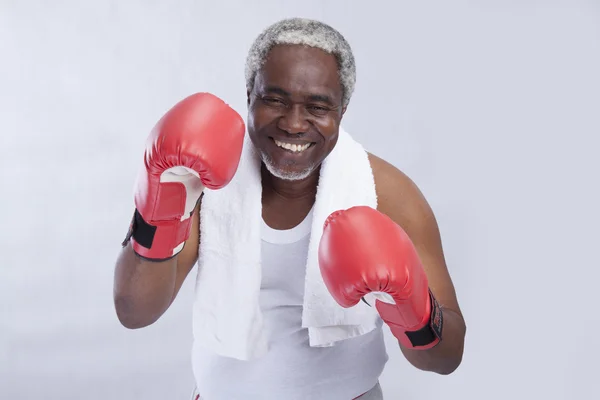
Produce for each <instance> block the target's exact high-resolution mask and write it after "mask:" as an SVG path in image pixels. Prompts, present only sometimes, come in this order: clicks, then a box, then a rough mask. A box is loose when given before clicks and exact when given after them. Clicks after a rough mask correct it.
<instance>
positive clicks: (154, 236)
mask: <svg viewBox="0 0 600 400" xmlns="http://www.w3.org/2000/svg"><path fill="white" fill-rule="evenodd" d="M190 228H191V219H187V220H184V221H178V220H170V221H155V223H153V224H151V223H148V222H147V221H146V220H144V218H143V216H142V215H141V214H140V212H139V211H138V210H137V209H136V210H135V212H134V215H133V218H132V220H131V224H130V225H129V231H128V233H127V236H126V238H125V240H124V241H123V243H122V245H123V246H125V245H126V244H127V243H128V242H129V241H131V242H132V248H133V251H134V252H135V253H136V254H137V255H138V256H140V257H142V258H144V259H146V260H149V261H166V260H168V259H171V258H173V257H175V256H176V255H177V254H179V253H180V252H181V250H183V246H184V244H185V241H186V240H187V238H188V237H189V235H190Z"/></svg>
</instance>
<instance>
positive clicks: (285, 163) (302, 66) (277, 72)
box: [248, 45, 345, 180]
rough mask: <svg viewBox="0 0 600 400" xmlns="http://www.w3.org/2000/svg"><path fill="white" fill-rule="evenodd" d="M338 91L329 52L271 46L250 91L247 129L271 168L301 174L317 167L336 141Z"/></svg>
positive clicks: (290, 176) (285, 175)
mask: <svg viewBox="0 0 600 400" xmlns="http://www.w3.org/2000/svg"><path fill="white" fill-rule="evenodd" d="M342 95H343V91H342V86H341V83H340V79H339V75H338V65H337V61H336V59H335V57H334V56H333V55H331V54H328V53H326V52H324V51H322V50H319V49H315V48H310V47H305V46H299V45H291V46H288V45H286V46H275V47H274V48H273V49H271V51H270V52H269V55H268V59H267V61H266V62H265V64H264V65H263V67H262V68H261V69H260V70H259V72H258V74H257V75H256V79H255V81H254V87H253V88H252V90H251V91H250V92H248V134H249V135H250V138H251V139H252V142H253V143H254V146H255V147H256V148H257V149H258V151H259V153H260V154H261V157H262V160H263V162H264V164H265V166H266V167H267V169H268V170H269V172H270V173H271V174H273V175H274V176H276V177H278V178H280V179H284V180H301V179H304V178H306V177H308V176H309V175H310V174H311V173H313V172H314V171H316V170H317V168H318V167H319V165H320V164H321V162H322V161H323V160H324V159H325V158H326V157H327V155H328V154H329V153H330V152H331V150H333V148H334V146H335V144H336V142H337V138H338V130H339V126H340V121H341V119H342V115H343V114H344V111H345V108H343V107H342Z"/></svg>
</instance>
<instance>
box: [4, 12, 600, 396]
mask: <svg viewBox="0 0 600 400" xmlns="http://www.w3.org/2000/svg"><path fill="white" fill-rule="evenodd" d="M0 5H1V6H0V127H1V133H0V166H1V170H0V177H1V186H0V187H1V188H2V189H1V191H2V196H1V199H0V201H1V207H0V218H1V219H0V227H1V229H0V246H1V252H0V257H1V260H0V261H1V262H0V274H1V275H0V312H1V318H0V398H2V399H34V398H44V399H111V400H116V399H186V400H187V398H188V397H187V396H188V395H189V394H190V391H191V389H192V386H193V378H192V374H191V367H190V346H191V305H192V285H191V284H190V283H191V280H188V281H187V282H186V284H185V286H184V288H183V291H182V293H181V294H180V295H179V298H178V299H177V301H176V302H175V304H174V305H173V306H172V307H171V309H170V310H169V311H168V312H167V314H166V315H165V316H164V317H163V318H162V319H161V320H160V321H159V322H157V323H156V324H154V325H153V326H151V327H148V328H146V329H142V330H138V331H129V330H126V329H125V328H122V327H121V326H120V325H119V324H118V322H117V319H116V317H115V313H114V311H113V305H112V276H113V265H114V261H115V257H116V254H117V252H118V250H119V243H120V241H121V240H122V238H123V236H124V234H125V232H126V230H127V227H128V224H129V219H130V216H131V213H132V209H133V198H132V190H133V189H132V185H133V182H134V179H135V174H136V172H137V169H138V167H139V166H140V162H141V156H142V151H143V144H144V140H145V137H146V135H147V134H148V132H149V130H150V129H151V127H152V125H153V124H154V123H155V122H156V120H157V119H158V118H159V117H160V116H161V115H162V113H164V112H165V111H166V110H167V109H168V108H169V107H171V106H172V105H173V104H174V103H175V102H177V101H178V100H180V99H181V98H183V97H184V96H187V95H188V94H191V93H193V92H196V91H212V92H213V93H215V94H217V95H219V96H221V97H222V98H224V99H226V100H227V101H228V102H230V103H231V104H232V106H233V107H234V108H236V109H237V110H238V111H239V112H240V113H241V114H242V115H244V116H245V115H246V109H245V89H244V80H243V63H244V58H245V55H246V51H247V49H248V47H249V45H250V43H251V41H252V40H253V39H254V37H255V36H256V35H257V34H258V33H259V31H260V30H261V29H263V28H264V27H265V26H266V25H268V24H270V23H272V22H274V21H276V20H277V19H279V18H282V17H289V16H305V17H313V18H319V19H322V20H324V21H326V22H328V23H330V24H332V25H333V26H334V27H336V28H337V29H339V30H340V31H341V32H342V33H343V34H345V35H346V36H347V38H348V40H349V41H350V43H351V45H352V46H353V48H354V50H355V53H356V54H355V55H356V59H357V63H358V83H357V89H356V94H355V97H354V98H353V100H352V102H351V105H350V108H349V110H348V112H347V114H346V117H345V123H344V125H345V127H346V129H347V130H349V131H350V132H351V133H353V134H354V136H356V137H357V138H358V139H359V140H361V141H362V142H363V143H364V145H365V146H366V147H367V148H368V149H369V150H370V151H372V152H374V153H375V154H377V155H379V156H382V157H383V158H385V159H387V160H389V161H390V162H392V163H394V164H395V165H396V166H398V167H399V168H401V169H402V170H404V171H405V172H406V173H407V174H409V175H410V176H411V177H412V178H413V179H414V180H415V181H416V182H417V184H418V185H419V186H420V187H421V189H422V190H423V192H424V193H425V195H426V197H427V198H428V200H429V201H430V203H431V205H432V207H433V208H434V210H435V212H436V214H437V217H438V219H439V223H440V227H441V231H442V235H443V240H444V247H445V251H446V255H447V260H448V264H449V266H450V269H451V273H452V276H453V279H454V281H455V284H456V287H457V291H458V294H459V300H460V302H461V305H462V308H463V310H464V314H465V316H466V319H467V321H468V336H467V346H466V350H465V357H464V361H463V364H462V366H461V367H460V369H459V370H458V371H457V372H456V373H455V374H453V375H451V376H447V377H443V376H437V375H434V374H429V373H424V372H421V371H418V370H416V369H414V368H412V367H411V366H410V365H409V364H408V363H407V362H406V361H405V360H404V359H403V357H402V355H401V353H400V351H399V350H398V349H397V347H396V346H395V345H394V344H393V342H392V340H389V341H388V343H389V353H390V356H391V360H390V363H389V364H388V366H387V369H386V371H385V373H384V376H383V377H382V386H383V389H384V391H385V393H386V395H387V396H386V398H387V399H429V398H443V399H576V398H600V383H599V379H598V377H597V376H598V371H599V370H600V367H599V366H598V361H599V359H600V350H599V345H598V339H597V336H598V331H599V329H600V317H599V315H598V306H597V299H598V295H597V286H598V285H597V281H598V279H600V273H599V272H598V271H599V269H598V267H600V262H599V261H598V248H599V247H600V245H599V242H600V234H599V233H598V226H599V222H600V221H599V219H600V218H599V213H598V204H599V200H600V196H599V189H598V182H599V180H600V179H599V177H598V175H599V172H600V165H599V161H598V144H599V142H600V141H599V139H598V134H599V133H600V77H599V74H600V5H599V3H598V2H597V1H593V0H589V1H576V0H564V1H533V0H529V1H526V0H519V1H516V0H497V1H444V0H438V1H419V2H417V1H386V2H383V1H364V2H363V1H352V2H343V1H324V0H304V1H302V2H291V1H289V2H288V1H280V0H279V1H277V0H271V1H245V2H244V1H221V2H215V1H191V0H179V1H166V0H161V1H159V0H155V1H141V0H127V1H120V2H117V1H116V0H111V1H83V0H79V1H75V0H71V1H66V0H63V1H58V0H54V1H52V2H50V1H47V2H42V1H32V0H30V1H24V0H22V1H16V0H15V1H11V0H0ZM194 274H195V271H194ZM224 290H225V288H224ZM388 339H389V337H388ZM357 362H360V360H357ZM232 383H234V382H232ZM586 395H587V396H586ZM440 396H441V397H440Z"/></svg>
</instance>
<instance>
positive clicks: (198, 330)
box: [193, 128, 379, 360]
mask: <svg viewBox="0 0 600 400" xmlns="http://www.w3.org/2000/svg"><path fill="white" fill-rule="evenodd" d="M260 165H261V163H260V158H259V157H258V154H257V152H256V150H255V148H254V145H253V144H252V143H251V141H250V139H249V137H248V135H246V138H245V141H244V149H243V151H242V158H241V160H240V164H239V167H238V171H237V172H236V175H235V177H234V178H233V180H232V181H231V183H230V184H229V185H227V186H226V187H225V188H223V189H220V190H209V189H205V191H204V198H203V200H202V207H201V212H200V253H199V259H198V276H197V279H196V294H195V296H196V298H195V302H194V310H193V319H194V323H193V329H194V340H195V341H196V342H197V343H198V344H199V345H201V346H204V347H206V348H209V349H211V350H212V351H214V352H216V353H217V354H219V355H222V356H226V357H232V358H237V359H240V360H248V359H252V358H256V357H260V356H261V355H263V354H264V353H265V352H266V351H268V338H267V337H266V334H265V330H264V327H263V319H262V315H261V310H260V306H259V301H258V300H259V293H260V285H261V255H260V249H261V238H260V226H261V219H262V187H261V175H260ZM358 205H366V206H370V207H373V208H376V207H377V196H376V193H375V182H374V179H373V172H372V170H371V166H370V163H369V160H368V157H367V152H366V151H365V150H364V148H363V147H362V146H361V145H360V144H359V143H357V142H356V141H354V140H353V139H352V137H351V136H350V135H349V134H348V133H347V132H345V131H344V130H343V129H341V128H340V131H339V137H338V142H337V144H336V146H335V148H334V149H333V151H332V152H331V153H330V154H329V156H328V157H327V158H326V159H325V161H324V162H323V164H322V166H321V171H320V177H319V186H318V188H317V195H316V201H315V205H314V211H313V222H312V230H311V238H310V243H309V249H308V260H307V265H306V281H305V293H304V308H303V315H302V326H303V327H305V328H308V332H309V343H310V345H311V346H331V345H334V344H335V342H338V341H340V340H344V339H348V338H351V337H355V336H358V335H362V334H365V333H367V332H370V331H372V330H373V329H375V327H376V326H377V319H378V318H379V316H378V314H377V312H376V310H375V308H374V307H373V308H371V307H369V306H368V305H366V304H365V303H363V302H359V303H358V304H357V305H356V306H354V307H351V308H347V309H346V308H343V307H341V306H340V305H338V304H337V303H336V302H335V300H334V299H333V297H332V296H331V295H330V294H329V291H328V290H327V287H326V286H325V283H324V282H323V279H322V277H321V272H320V270H319V265H318V246H319V241H320V239H321V235H322V233H323V223H324V222H325V219H326V218H327V217H328V216H329V214H331V213H332V212H334V211H336V210H342V209H347V208H350V207H353V206H358Z"/></svg>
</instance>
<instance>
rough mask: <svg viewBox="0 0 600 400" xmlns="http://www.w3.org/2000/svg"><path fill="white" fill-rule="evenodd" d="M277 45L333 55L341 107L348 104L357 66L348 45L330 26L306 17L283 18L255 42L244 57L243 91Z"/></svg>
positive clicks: (251, 85) (252, 80) (249, 87)
mask: <svg viewBox="0 0 600 400" xmlns="http://www.w3.org/2000/svg"><path fill="white" fill-rule="evenodd" d="M279 44H284V45H286V44H299V45H304V46H309V47H315V48H317V49H321V50H323V51H325V52H327V53H329V54H332V55H334V56H335V58H336V59H337V62H338V73H339V77H340V83H341V85H342V91H343V97H342V105H343V106H344V107H345V106H347V105H348V103H349V102H350V97H351V96H352V93H353V92H354V85H355V83H356V65H355V63H354V55H353V54H352V49H351V48H350V45H349V44H348V42H347V41H346V39H345V38H344V36H342V34H341V33H339V32H338V31H336V30H335V29H333V28H332V27H331V26H329V25H327V24H325V23H323V22H320V21H315V20H311V19H306V18H289V19H284V20H281V21H279V22H276V23H274V24H273V25H271V26H269V27H267V28H266V29H265V30H264V31H263V32H262V33H261V34H260V35H258V37H257V38H256V40H255V41H254V43H253V44H252V47H250V51H249V52H248V57H247V58H246V89H247V90H249V91H250V90H252V88H253V87H254V79H255V78H256V74H257V72H258V70H259V69H260V68H261V67H262V65H263V64H264V62H265V60H266V59H267V54H268V53H269V51H270V50H271V48H272V47H273V46H275V45H279Z"/></svg>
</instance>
